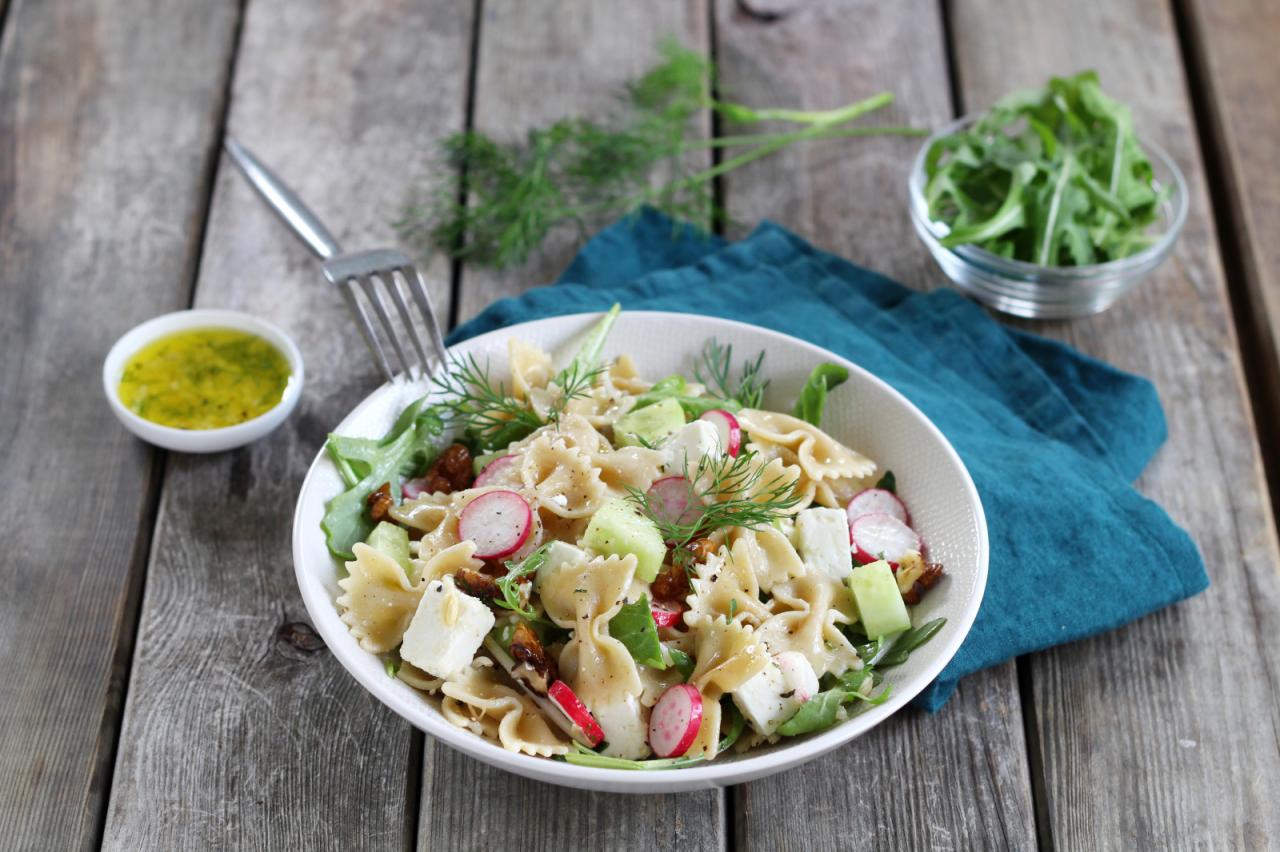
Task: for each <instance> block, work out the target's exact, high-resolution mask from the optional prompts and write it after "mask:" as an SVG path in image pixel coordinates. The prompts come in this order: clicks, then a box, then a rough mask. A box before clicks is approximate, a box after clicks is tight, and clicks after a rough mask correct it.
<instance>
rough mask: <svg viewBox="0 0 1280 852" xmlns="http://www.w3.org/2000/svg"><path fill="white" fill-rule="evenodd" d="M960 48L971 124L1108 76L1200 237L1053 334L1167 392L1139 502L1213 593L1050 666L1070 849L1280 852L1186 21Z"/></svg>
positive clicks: (1235, 414) (1063, 8)
mask: <svg viewBox="0 0 1280 852" xmlns="http://www.w3.org/2000/svg"><path fill="white" fill-rule="evenodd" d="M954 32H955V48H956V62H957V66H958V68H959V79H960V82H961V83H962V84H963V98H964V102H965V107H966V108H978V107H981V106H982V105H984V104H987V103H989V102H990V101H991V100H993V99H994V98H996V97H998V96H999V95H1000V94H1001V93H1003V92H1005V91H1006V90H1008V89H1010V88H1011V87H1015V86H1022V85H1029V84H1036V83H1039V82H1041V81H1042V80H1043V79H1044V78H1045V77H1046V76H1047V75H1049V74H1050V73H1063V72H1071V71H1075V70H1078V69H1080V68H1085V67H1093V68H1097V69H1098V72H1099V73H1100V74H1101V76H1102V81H1103V85H1104V86H1105V87H1106V88H1107V89H1108V90H1109V91H1111V92H1113V93H1114V94H1115V95H1116V96H1118V97H1120V98H1122V99H1124V100H1125V101H1127V102H1128V103H1130V104H1131V105H1132V107H1133V109H1134V113H1135V119H1136V124H1137V127H1138V128H1139V133H1140V134H1142V135H1145V136H1147V137H1148V138H1151V139H1153V140H1154V141H1157V142H1158V143H1159V144H1161V145H1162V146H1165V147H1166V148H1167V150H1169V151H1170V152H1171V153H1172V155H1173V156H1174V158H1175V159H1176V160H1177V161H1178V163H1179V164H1180V165H1181V166H1182V167H1183V169H1184V170H1185V172H1186V174H1187V178H1188V180H1189V182H1190V191H1191V195H1190V198H1191V212H1190V215H1189V217H1188V219H1187V224H1186V229H1185V231H1184V232H1183V235H1182V238H1181V241H1180V243H1179V245H1178V248H1177V251H1176V256H1175V257H1174V258H1173V259H1172V260H1171V261H1170V262H1169V263H1168V264H1166V266H1165V267H1164V268H1163V269H1161V270H1160V272H1159V273H1158V274H1157V275H1155V276H1154V277H1153V278H1152V279H1151V280H1149V281H1147V282H1146V283H1145V284H1143V286H1142V287H1141V288H1140V289H1139V290H1138V291H1137V292H1135V293H1134V294H1132V295H1131V296H1130V297H1129V298H1127V299H1126V300H1124V301H1123V302H1122V303H1121V304H1119V305H1117V306H1116V307H1115V308H1113V309H1112V310H1111V311H1109V312H1107V313H1106V314H1104V315H1102V316H1100V317H1097V318H1094V319H1089V320H1080V321H1076V322H1072V323H1056V324H1052V325H1046V326H1043V327H1042V330H1044V331H1046V332H1049V333H1051V334H1053V335H1054V336H1057V337H1060V338H1062V339H1064V340H1068V341H1071V342H1072V343H1074V344H1076V345H1078V346H1080V347H1081V348H1083V349H1084V350H1086V351H1088V352H1090V353H1092V354H1094V355H1098V356H1100V357H1102V358H1104V359H1106V360H1108V361H1110V362H1112V363H1114V364H1117V365H1118V366H1120V367H1123V368H1125V369H1128V370H1133V371H1135V372H1138V373H1141V374H1143V375H1146V376H1149V377H1151V378H1152V379H1153V380H1154V381H1155V383H1156V385H1157V387H1158V388H1159V391H1160V395H1161V398H1162V400H1163V402H1164V404H1165V409H1166V413H1167V415H1168V420H1169V431H1170V437H1169V442H1168V444H1167V445H1166V446H1165V447H1164V448H1163V449H1162V450H1161V452H1160V453H1159V455H1158V456H1157V458H1156V459H1155V461H1154V462H1153V463H1152V465H1151V467H1150V468H1149V469H1148V470H1147V472H1146V474H1145V475H1144V476H1143V477H1142V479H1141V481H1140V483H1139V486H1140V487H1141V488H1142V490H1143V491H1144V492H1145V493H1147V494H1149V495H1150V496H1151V497H1152V498H1153V499H1155V500H1158V501H1159V502H1161V503H1162V504H1163V505H1164V506H1165V507H1166V508H1167V509H1168V510H1169V512H1170V514H1171V515H1172V516H1173V517H1174V518H1175V519H1176V520H1177V521H1179V522H1180V523H1182V524H1184V525H1185V526H1186V527H1187V528H1188V529H1189V530H1190V532H1191V534H1192V535H1193V536H1194V537H1195V539H1196V540H1197V542H1198V543H1199V545H1200V548H1201V551H1202V552H1203V554H1204V557H1205V560H1206V562H1207V563H1208V567H1209V573H1210V576H1211V578H1212V581H1213V586H1212V587H1211V588H1210V589H1209V591H1208V592H1206V593H1204V594H1203V595H1200V596H1199V597H1197V598H1195V599H1193V600H1191V601H1189V602H1187V603H1185V604H1182V605H1180V606H1178V607H1175V608H1173V609H1170V610H1167V611H1164V612H1161V613H1159V614H1157V615H1154V616H1152V617H1150V618H1147V619H1144V620H1142V621H1141V622H1139V623H1137V624H1135V625H1132V626H1130V627H1127V628H1125V629H1122V630H1119V631H1116V632H1114V633H1111V634H1108V635H1105V636H1102V637H1099V638H1097V639H1095V640H1091V641H1087V642H1081V643H1078V644H1076V645H1072V646H1070V647H1066V648H1060V649H1057V650H1054V651H1051V652H1048V653H1044V654H1040V655H1037V656H1036V657H1034V658H1033V665H1032V681H1033V687H1034V694H1035V701H1036V710H1037V716H1038V720H1039V729H1040V739H1041V741H1042V742H1043V744H1044V763H1045V771H1046V776H1047V778H1046V781H1047V785H1048V793H1049V795H1048V805H1049V811H1050V817H1051V825H1052V832H1053V836H1054V838H1055V841H1056V842H1057V845H1059V846H1060V847H1062V848H1068V849H1102V848H1121V847H1123V848H1152V849H1168V848H1187V847H1190V846H1196V847H1203V848H1224V849H1260V848H1264V847H1266V846H1268V845H1271V844H1274V842H1275V838H1276V837H1277V836H1280V811H1278V810H1277V809H1276V807H1275V791H1276V789H1277V788H1278V787H1280V734H1278V733H1277V732H1280V691H1278V689H1277V686H1278V685H1280V575H1278V574H1277V570H1276V566H1277V564H1280V555H1277V547H1276V538H1275V532H1274V529H1273V527H1272V519H1271V510H1270V506H1269V505H1268V500H1267V495H1266V490H1265V488H1264V486H1263V482H1262V476H1261V471H1260V465H1259V460H1258V445H1257V436H1256V435H1255V434H1254V431H1253V425H1252V423H1251V421H1250V417H1249V411H1248V406H1247V404H1246V402H1245V400H1244V398H1243V388H1242V382H1241V374H1240V362H1239V357H1238V353H1237V349H1236V345H1237V344H1236V336H1235V332H1234V330H1233V328H1232V322H1231V317H1230V313H1229V311H1228V308H1227V302H1226V296H1225V293H1224V283H1223V274H1222V267H1221V265H1220V262H1219V257H1218V245H1217V242H1216V240H1215V238H1214V233H1213V229H1212V227H1211V224H1210V213H1209V204H1208V200H1207V198H1206V192H1205V181H1204V177H1203V170H1202V168H1201V163H1200V154H1199V152H1198V150H1197V146H1196V137H1195V133H1194V130H1193V128H1192V119H1191V115H1190V112H1189V110H1188V104H1187V96H1186V92H1185V90H1184V78H1183V73H1182V59H1181V57H1180V56H1179V52H1178V46H1177V42H1176V39H1175V35H1174V28H1173V21H1172V20H1171V17H1170V13H1169V9H1168V8H1167V7H1166V6H1165V5H1164V4H1158V3H1149V2H1139V1H1138V0H1133V2H1112V1H1111V0H1107V2H1101V0H1094V2H1046V3H1037V4H1035V5H1034V6H1028V5H1025V4H1017V3H998V2H989V1H988V2H971V3H963V4H957V5H956V8H955V16H954ZM1271 439H1272V440H1273V439H1274V437H1273V436H1272V438H1271ZM1117 593H1123V591H1122V588H1121V589H1117Z"/></svg>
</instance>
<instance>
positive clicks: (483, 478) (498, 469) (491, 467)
mask: <svg viewBox="0 0 1280 852" xmlns="http://www.w3.org/2000/svg"><path fill="white" fill-rule="evenodd" d="M515 460H516V457H515V456H498V457H497V458H496V459H494V460H493V461H491V462H489V463H488V464H487V465H485V466H484V470H482V471H480V473H479V475H477V476H476V481H475V482H473V483H471V487H472V488H484V487H485V486H486V485H491V484H493V481H494V480H496V479H497V478H498V477H499V476H501V475H502V474H503V473H505V472H506V470H507V468H508V467H510V466H511V463H512V462H514V461H515Z"/></svg>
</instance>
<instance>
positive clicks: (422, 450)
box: [320, 400, 444, 561]
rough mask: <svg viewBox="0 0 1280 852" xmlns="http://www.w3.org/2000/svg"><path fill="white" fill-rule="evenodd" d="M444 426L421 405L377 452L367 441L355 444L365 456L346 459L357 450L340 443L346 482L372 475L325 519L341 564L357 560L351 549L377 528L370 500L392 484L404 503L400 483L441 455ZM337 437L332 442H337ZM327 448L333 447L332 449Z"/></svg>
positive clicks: (334, 453)
mask: <svg viewBox="0 0 1280 852" xmlns="http://www.w3.org/2000/svg"><path fill="white" fill-rule="evenodd" d="M443 428H444V427H443V423H442V421H441V420H440V417H439V415H438V414H437V413H436V412H435V411H434V410H431V409H423V408H422V401H421V400H419V401H418V402H415V403H414V404H413V405H411V406H409V407H408V408H406V409H405V411H404V413H402V414H401V415H400V419H399V420H397V421H396V425H395V426H393V427H392V429H391V431H390V432H388V433H387V435H386V437H384V438H383V439H382V440H381V441H379V442H378V446H377V448H376V450H374V449H373V448H370V447H369V445H368V444H367V443H365V442H361V443H360V444H357V445H355V446H356V447H357V448H358V449H359V450H360V451H361V452H362V453H364V455H363V456H355V455H344V453H345V452H346V451H349V450H351V449H352V446H353V445H352V444H350V443H349V442H342V441H339V442H338V443H337V445H336V448H334V447H330V449H329V453H330V456H331V457H333V458H335V464H337V465H338V468H339V470H340V471H341V470H343V468H344V467H345V468H346V470H347V472H345V473H343V478H344V481H348V480H347V477H348V476H354V475H356V473H357V472H358V471H362V470H363V471H366V472H365V473H364V475H363V476H362V477H361V478H360V479H359V481H357V482H356V483H355V484H354V485H351V486H350V487H348V488H347V490H346V491H344V492H342V493H341V494H339V495H338V496H337V497H334V498H333V499H332V500H330V501H329V505H328V506H327V507H326V510H325V515H324V519H323V520H321V522H320V527H321V529H323V530H324V533H325V544H326V545H328V547H329V552H330V553H332V554H333V555H334V556H336V557H337V558H338V559H342V560H344V561H345V560H350V559H354V558H355V555H354V554H353V553H352V552H351V548H352V547H353V546H354V545H355V543H356V542H358V541H364V540H365V539H366V538H368V537H369V533H370V532H372V531H373V527H374V523H373V520H372V519H371V518H370V517H369V513H368V512H367V511H366V507H365V499H366V498H367V497H368V496H369V494H370V492H372V491H374V490H375V489H377V488H380V487H381V486H382V484H383V483H389V484H390V486H391V494H392V496H393V497H394V498H396V499H398V498H399V495H400V483H401V481H402V480H403V478H404V477H405V476H406V472H407V470H408V471H409V472H412V471H411V470H409V469H412V468H415V467H417V466H425V464H426V460H427V459H429V458H430V457H431V456H432V455H433V454H434V453H435V451H436V447H435V445H434V439H435V438H437V437H439V435H440V433H441V432H442V431H443ZM333 437H337V436H331V437H330V440H331V441H332V439H333ZM326 446H330V445H329V444H326Z"/></svg>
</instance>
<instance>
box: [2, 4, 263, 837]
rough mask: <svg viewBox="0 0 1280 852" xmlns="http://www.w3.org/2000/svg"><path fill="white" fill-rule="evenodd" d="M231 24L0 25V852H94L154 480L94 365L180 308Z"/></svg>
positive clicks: (168, 9) (152, 455)
mask: <svg viewBox="0 0 1280 852" xmlns="http://www.w3.org/2000/svg"><path fill="white" fill-rule="evenodd" d="M2 5H3V4H0V6H2ZM162 6H163V9H162V8H161V7H162ZM237 14H238V11H237V5H236V3H235V2H233V0H227V2H207V3H199V4H185V5H183V6H171V5H170V4H160V3H155V2H147V1H146V0H110V2H95V0H80V2H74V3H58V4H50V3H39V2H24V1H23V0H14V2H13V3H12V5H11V7H10V8H9V9H8V12H7V16H6V18H5V24H4V34H3V39H2V40H0V294H2V296H0V298H2V299H3V306H4V308H3V310H0V340H3V341H4V342H3V345H2V346H0V400H3V401H2V402H0V435H3V441H2V442H0V443H2V445H3V448H2V449H0V483H3V484H4V487H3V490H2V491H0V534H2V535H3V538H4V541H5V542H7V545H6V551H5V556H4V559H3V560H0V586H3V588H4V594H3V595H0V708H2V711H0V714H2V715H3V718H4V724H3V725H0V837H3V838H4V839H3V841H0V843H2V844H3V845H4V846H5V847H6V848H9V849H72V848H77V847H80V848H83V847H92V846H94V845H95V844H96V843H97V838H98V832H99V825H100V820H101V815H102V811H103V808H104V806H105V801H106V796H105V789H104V779H105V778H108V777H109V775H110V766H111V759H112V754H113V749H114V747H115V733H116V730H117V726H118V725H119V720H120V709H121V704H122V694H121V692H122V689H121V687H122V680H123V678H124V675H125V672H126V671H127V665H128V656H129V649H130V647H131V644H132V631H133V621H134V615H135V614H136V611H137V597H138V590H139V588H140V584H141V578H142V570H143V562H144V560H145V555H146V550H147V541H148V537H149V535H150V525H151V515H152V510H153V507H154V492H155V489H154V475H153V474H154V472H155V470H156V466H157V464H158V463H159V461H160V456H159V454H157V453H156V452H154V451H152V450H150V449H149V448H147V447H146V446H144V445H142V444H141V443H139V442H138V441H136V440H134V439H133V437H132V436H131V435H129V434H128V433H127V432H126V431H125V430H124V429H123V427H119V426H118V425H117V424H116V423H115V422H114V420H113V418H112V417H111V415H110V413H109V410H108V408H107V405H106V402H105V401H104V400H103V398H102V385H101V379H100V378H99V376H100V374H101V365H102V358H103V357H104V356H105V355H106V352H107V349H108V348H109V347H110V346H111V344H112V342H113V341H114V339H115V338H116V337H117V336H118V335H120V334H121V333H123V332H124V331H125V330H127V329H128V328H129V327H130V326H132V325H134V324H135V323H137V322H140V321H142V320H143V319H146V318H147V317H148V316H150V315H153V314H157V313H162V312H164V311H166V310H172V309H174V308H178V307H181V306H183V305H184V304H185V303H186V300H187V293H188V290H189V287H190V281H191V276H192V274H193V271H194V265H195V259H196V257H197V256H198V251H199V240H198V235H199V225H200V222H201V219H202V217H203V215H204V209H205V202H206V199H207V192H208V175H209V169H210V164H211V163H212V157H213V151H214V146H215V144H216V129H217V124H218V120H219V116H220V115H221V109H222V104H223V102H224V88H225V77H226V69H227V62H228V58H229V56H230V55H231V51H232V49H233V41H234V39H233V34H234V30H235V23H236V18H237ZM143 20H144V21H147V22H148V23H147V26H145V27H143V26H137V25H136V22H137V21H143Z"/></svg>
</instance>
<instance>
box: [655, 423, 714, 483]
mask: <svg viewBox="0 0 1280 852" xmlns="http://www.w3.org/2000/svg"><path fill="white" fill-rule="evenodd" d="M662 450H663V452H665V453H666V456H667V458H666V469H667V473H669V474H671V475H673V476H677V475H679V474H681V473H683V472H684V470H685V468H686V465H687V467H688V470H689V473H691V474H692V473H693V472H694V471H696V470H697V469H698V462H700V461H702V457H703V456H707V455H712V454H715V455H720V454H721V453H723V452H724V449H723V448H722V447H721V446H720V433H719V432H717V431H716V427H715V426H714V425H712V424H711V423H708V422H707V421H706V420H695V421H693V422H692V423H686V424H684V425H683V426H681V427H680V431H678V432H676V433H675V434H674V435H672V436H671V437H670V438H668V439H667V441H666V443H664V444H663V445H662Z"/></svg>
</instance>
